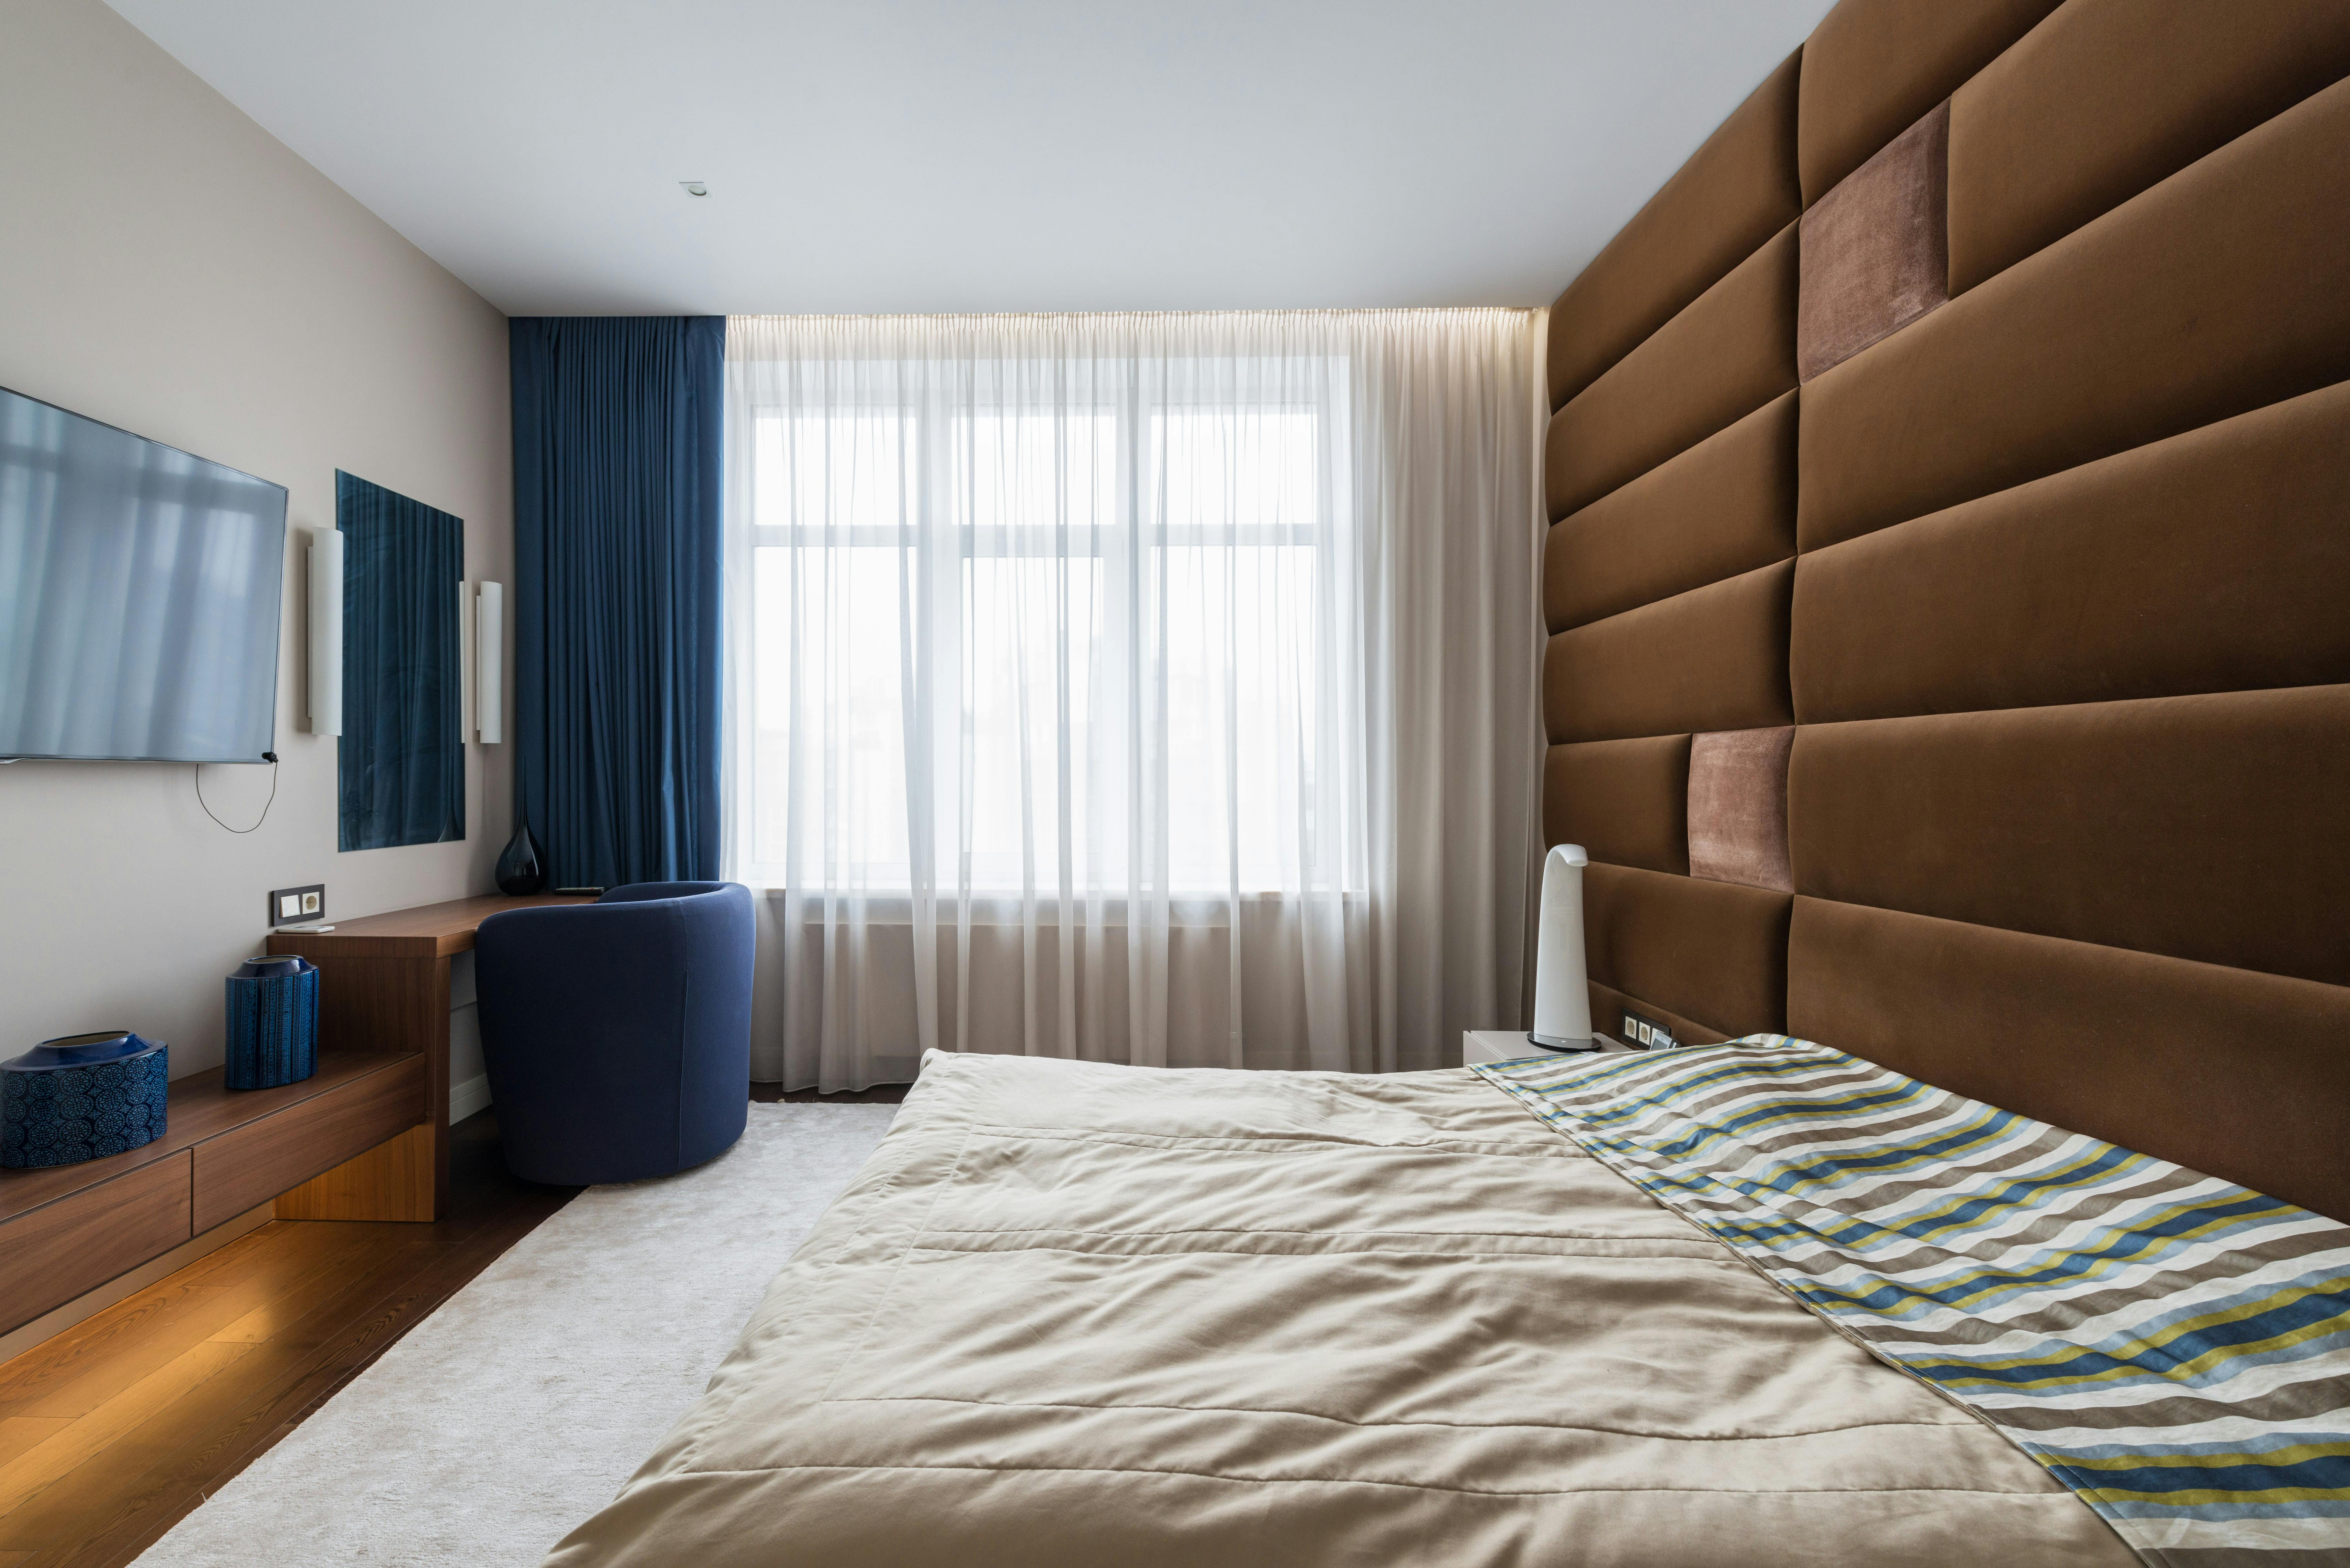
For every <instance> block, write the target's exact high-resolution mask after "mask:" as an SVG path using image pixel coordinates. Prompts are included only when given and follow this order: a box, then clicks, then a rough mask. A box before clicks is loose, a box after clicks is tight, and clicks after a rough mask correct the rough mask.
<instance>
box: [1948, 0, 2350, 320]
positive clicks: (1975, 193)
mask: <svg viewBox="0 0 2350 1568" xmlns="http://www.w3.org/2000/svg"><path fill="white" fill-rule="evenodd" d="M2345 73H2350V5H2345V4H2343V0H2257V4H2250V5H2245V4H2219V5H2215V4H2212V3H2211V0H2070V4H2068V5H2064V6H2061V7H2060V8H2058V10H2057V11H2056V13H2055V15H2054V16H2051V17H2049V18H2048V20H2047V21H2045V22H2043V24H2041V25H2040V26H2038V27H2036V28H2034V29H2033V31H2032V33H2031V34H2030V35H2029V36H2026V37H2024V38H2023V39H2022V41H2020V42H2019V43H2017V44H2016V46H2015V47H2012V48H2011V49H2009V50H2008V51H2007V52H2006V53H2005V54H2003V55H2002V56H2000V57H1999V58H1998V59H1996V60H1994V61H1992V62H1991V65H1989V66H1988V67H1985V68H1984V69H1983V71H1982V74H1981V75H1980V76H1978V77H1976V78H1974V79H1973V80H1972V81H1970V82H1969V83H1967V84H1966V86H1964V87H1962V88H1959V89H1958V93H1957V96H1956V97H1955V98H1954V99H1952V102H1951V109H1950V292H1951V293H1953V294H1959V293H1962V292H1964V291H1965V290H1967V289H1970V288H1972V287H1973V286H1975V285H1976V284H1979V283H1981V281H1982V280H1983V279H1985V278H1987V277H1989V276H1991V275H1992V274H1994V273H1996V272H1999V271H2000V270H2001V269H2002V268H2004V267H2008V266H2012V265H2014V264H2015V263H2017V262H2019V261H2022V259H2023V258H2024V257H2025V256H2028V255H2030V254H2032V253H2033V252H2034V251H2037V250H2041V249H2043V248H2044V247H2046V246H2047V245H2050V244H2054V242H2056V241H2057V240H2060V239H2062V238H2064V235H2066V234H2070V233H2072V232H2073V231H2074V229H2077V228H2079V227H2080V226H2081V225H2082V224H2084V223H2087V222H2088V221H2089V220H2090V219H2092V218H2095V217H2096V216H2097V215H2098V214H2099V213H2105V212H2108V211H2110V210H2111V209H2113V208H2115V207H2117V206H2119V205H2121V203H2122V202H2126V201H2127V200H2129V199H2130V198H2131V197H2132V196H2135V195H2137V193H2138V192H2140V191H2143V190H2145V189H2147V187H2148V186H2150V185H2153V184H2155V183H2156V182H2158V181H2161V180H2163V179H2165V178H2167V177H2168V176H2169V175H2171V174H2172V173H2175V172H2176V171H2178V170H2181V169H2184V168H2186V167H2187V165H2189V163H2192V162H2194V161H2195V160H2197V159H2198V158H2200V157H2202V156H2203V155H2204V154H2205V153H2207V152H2210V151H2212V150H2213V149H2214V148H2217V147H2220V146H2222V145H2224V144H2225V143H2227V142H2228V141H2230V140H2233V139H2234V138H2236V137H2238V136H2241V135H2242V134H2243V133H2244V132H2245V131H2247V130H2251V129H2252V127H2254V126H2256V125H2258V124H2260V123H2261V122H2262V120H2264V119H2268V118H2270V117H2271V116H2272V115H2275V114H2281V113H2282V112H2283V111H2284V110H2285V109H2290V108H2292V107H2293V105H2294V104H2296V103H2299V102H2300V101H2301V100H2302V99H2304V98H2307V97H2308V96H2309V95H2310V94H2312V93H2314V92H2316V91H2318V90H2320V89H2321V88H2325V87H2328V86H2330V85H2332V84H2333V83H2334V82H2336V81H2338V80H2340V79H2341V78H2342V77H2343V76H2344V75H2345Z"/></svg>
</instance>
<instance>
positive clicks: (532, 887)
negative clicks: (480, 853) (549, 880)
mask: <svg viewBox="0 0 2350 1568" xmlns="http://www.w3.org/2000/svg"><path fill="white" fill-rule="evenodd" d="M497 877H498V891H499V892H501V893H505V894H508V895H511V896H513V897H515V898H520V897H522V896H523V895H525V894H526V893H536V892H537V891H538V890H539V889H540V888H544V887H546V870H545V869H544V868H543V867H542V865H541V863H540V861H539V858H538V844H537V841H536V840H535V839H533V838H532V837H531V836H530V824H529V823H527V822H523V823H517V824H515V836H514V837H513V838H512V839H510V840H508V841H507V843H506V849H505V853H504V854H503V855H501V856H499V857H498V870H497Z"/></svg>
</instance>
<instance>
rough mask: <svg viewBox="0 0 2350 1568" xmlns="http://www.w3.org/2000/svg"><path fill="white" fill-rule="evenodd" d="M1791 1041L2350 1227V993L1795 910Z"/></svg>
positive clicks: (1956, 928) (1844, 911)
mask: <svg viewBox="0 0 2350 1568" xmlns="http://www.w3.org/2000/svg"><path fill="white" fill-rule="evenodd" d="M1787 1024H1788V1032H1789V1033H1794V1034H1798V1035H1802V1036H1804V1037H1807V1038H1810V1039H1814V1040H1821V1041H1826V1042H1829V1043H1832V1044H1835V1045H1836V1046H1838V1047H1839V1048H1840V1049H1843V1050H1846V1051H1850V1052H1852V1053H1853V1054H1855V1055H1858V1056H1864V1057H1866V1058H1867V1059H1868V1060H1870V1061H1872V1062H1880V1063H1883V1064H1885V1065H1887V1066H1888V1067H1892V1068H1894V1069H1896V1070H1897V1071H1899V1072H1903V1073H1908V1074H1909V1075H1911V1076H1913V1077H1917V1078H1921V1079H1923V1080H1925V1081H1926V1082H1927V1083H1929V1084H1939V1085H1942V1086H1943V1087H1945V1088H1949V1089H1954V1090H1956V1091H1958V1092H1959V1093H1960V1094H1963V1095H1971V1096H1974V1097H1975V1098H1977V1099H1981V1100H1987V1101H1989V1102H1990V1103H1991V1104H1993V1105H1996V1106H2003V1107H2005V1108H2006V1109H2008V1110H2012V1111H2020V1112H2022V1113H2023V1114H2024V1115H2026V1116H2038V1117H2040V1118H2041V1119H2042V1120H2043V1121H2048V1122H2053V1123H2054V1124H2055V1125H2056V1126H2058V1127H2067V1128H2070V1129H2072V1130H2073V1131H2075V1132H2082V1133H2087V1134H2089V1135H2090V1136H2092V1137H2101V1138H2105V1139H2107V1140H2109V1141H2111V1142H2114V1143H2117V1144H2120V1145H2122V1146H2123V1147H2127V1148H2135V1149H2138V1150H2142V1151H2143V1152H2145V1153H2147V1154H2151V1155H2157V1156H2159V1157H2160V1158H2165V1159H2172V1160H2177V1161H2178V1163H2180V1164H2182V1165H2185V1166H2187V1167H2189V1168H2192V1169H2196V1170H2200V1171H2203V1172H2206V1173H2207V1174H2209V1175H2212V1176H2218V1177H2223V1178H2225V1179H2229V1180H2231V1181H2238V1182H2241V1183H2243V1184H2244V1185H2246V1186H2248V1187H2252V1188H2255V1189H2260V1190H2262V1191H2265V1192H2271V1193H2273V1194H2275V1195H2276V1196H2277V1197H2280V1198H2284V1199H2291V1200H2292V1201H2293V1202H2296V1203H2301V1204H2303V1205H2306V1206H2307V1207H2309V1208H2312V1209H2314V1210H2317V1211H2318V1212H2320V1213H2322V1214H2329V1215H2332V1216H2333V1217H2334V1218H2335V1219H2338V1220H2350V1162H2345V1160H2344V1159H2343V1158H2342V1151H2343V1150H2344V1149H2345V1147H2350V1086H2345V1085H2350V990H2345V989H2344V988H2342V987H2339V986H2332V985H2321V984H2318V983H2316V982H2314V981H2305V980H2290V979H2286V978H2283V977H2282V976H2278V975H2271V974H2256V973H2253V972H2251V971H2247V970H2239V969H2225V968H2220V967H2219V966H2217V965H2212V964H2200V963H2190V962H2187V961H2183V960H2179V959H2169V958H2158V957H2156V956H2154V955H2152V954H2148V953H2138V952H2131V951H2128V950H2124V949H2119V948H2106V947H2096V946H2093V945H2090V944H2088V943H2084V942H2068V941H2060V940H2055V939H2054V938H2049V937H2037V936H2028V935H2025V934H2023V933H2022V932H2018V931H2001V930H1992V929H1989V928H1986V927H1982V926H1970V925H1964V924H1960V923H1959V922H1957V921H1951V920H1937V919H1927V918H1924V917H1922V916H1918V915H1907V914H1898V913H1895V912H1893V911H1890V910H1885V909H1858V908H1855V907H1853V906H1851V905H1845V904H1830V903H1823V902H1821V901H1820V900H1818V899H1814V898H1797V899H1796V900H1795V909H1794V929H1793V932H1792V934H1791V937H1790V940H1789V948H1788V992H1787Z"/></svg>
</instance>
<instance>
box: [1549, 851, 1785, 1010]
mask: <svg viewBox="0 0 2350 1568" xmlns="http://www.w3.org/2000/svg"><path fill="white" fill-rule="evenodd" d="M1793 902H1794V900H1793V899H1791V898H1789V897H1788V896H1787V895H1786V894H1784V893H1770V892H1765V891H1763V889H1761V888H1741V887H1738V886H1737V885H1735V884H1734V883H1730V882H1700V881H1698V880H1696V879H1695V878H1693V877H1669V876H1665V875H1662V874H1660V873H1659V872H1655V871H1636V870H1633V869H1630V868H1629V867H1622V866H1592V867H1587V868H1586V870H1585V871H1584V873H1583V906H1584V943H1585V949H1586V959H1587V962H1586V968H1587V969H1588V970H1589V971H1590V978H1591V979H1593V980H1595V981H1598V982H1599V983H1600V984H1602V985H1605V986H1607V987H1609V988H1610V989H1612V990H1615V991H1618V992H1625V993H1627V994H1628V995H1632V996H1638V997H1645V998H1647V999H1648V1000H1649V1001H1651V1002H1655V1003H1656V1004H1657V1005H1658V1006H1659V1007H1662V1008H1664V1009H1666V1010H1668V1011H1669V1012H1672V1013H1673V1014H1674V1015H1675V1016H1676V1017H1678V1018H1684V1019H1688V1020H1690V1021H1691V1022H1693V1023H1700V1024H1703V1025H1704V1026H1705V1027H1706V1028H1708V1029H1715V1030H1720V1031H1721V1033H1723V1034H1725V1035H1733V1036H1734V1035H1739V1034H1753V1033H1777V1032H1778V1031H1779V1030H1780V1028H1781V1025H1782V1023H1783V1020H1784V1018H1785V1015H1786V974H1787V911H1788V909H1789V908H1790V906H1791V905H1792V904H1793Z"/></svg>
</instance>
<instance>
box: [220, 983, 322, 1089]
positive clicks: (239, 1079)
mask: <svg viewBox="0 0 2350 1568" xmlns="http://www.w3.org/2000/svg"><path fill="white" fill-rule="evenodd" d="M227 983H228V1075H227V1084H228V1086H229V1087H230V1088H232V1089H274V1088H276V1087H277V1086H278V1085H281V1084H298V1083H300V1082H301V1081H302V1080H303V1079H305V1078H307V1077H308V1076H309V1075H311V1074H313V1073H315V1072H317V1070H318V966H317V964H314V963H312V962H311V961H309V960H307V959H306V958H297V957H296V956H295V955H293V954H291V953H270V954H267V955H265V956H264V957H261V958H249V959H247V960H245V961H244V964H243V965H242V966H241V967H239V969H238V970H237V971H236V972H235V973H234V974H233V975H231V976H229V977H228V982H227Z"/></svg>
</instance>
